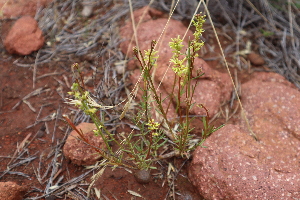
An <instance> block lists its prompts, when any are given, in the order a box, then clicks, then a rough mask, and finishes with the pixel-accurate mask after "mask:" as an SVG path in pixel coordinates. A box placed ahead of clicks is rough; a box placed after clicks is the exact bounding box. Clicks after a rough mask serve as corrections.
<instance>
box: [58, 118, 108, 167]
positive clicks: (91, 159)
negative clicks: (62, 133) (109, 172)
mask: <svg viewBox="0 0 300 200" xmlns="http://www.w3.org/2000/svg"><path fill="white" fill-rule="evenodd" d="M76 128H77V129H78V130H81V131H82V132H83V134H84V135H85V137H86V138H87V139H88V140H89V142H90V144H91V145H93V146H95V147H98V148H100V149H104V150H106V146H105V144H104V141H103V139H102V138H101V136H95V134H94V132H93V130H96V126H95V124H92V123H81V124H79V125H78V126H76ZM78 137H79V135H78V133H77V132H76V131H74V130H73V131H72V132H71V133H70V135H69V136H68V138H67V141H66V143H65V145H64V148H63V153H64V156H65V157H66V158H67V159H69V160H71V162H72V163H73V164H76V165H93V164H95V163H96V162H97V161H98V160H99V159H100V158H101V155H100V154H99V153H98V152H97V151H95V150H94V149H93V148H91V147H90V146H89V145H87V144H85V143H84V142H83V141H81V140H79V139H77V138H78Z"/></svg>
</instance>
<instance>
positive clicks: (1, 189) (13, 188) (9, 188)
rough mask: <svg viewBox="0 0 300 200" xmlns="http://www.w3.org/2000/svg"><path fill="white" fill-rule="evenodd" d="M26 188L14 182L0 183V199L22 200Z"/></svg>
mask: <svg viewBox="0 0 300 200" xmlns="http://www.w3.org/2000/svg"><path fill="white" fill-rule="evenodd" d="M27 191H28V187H25V186H20V185H18V184H16V183H14V182H11V181H8V182H0V199H3V200H4V199H5V200H22V199H23V196H24V195H25V193H26V192H27Z"/></svg>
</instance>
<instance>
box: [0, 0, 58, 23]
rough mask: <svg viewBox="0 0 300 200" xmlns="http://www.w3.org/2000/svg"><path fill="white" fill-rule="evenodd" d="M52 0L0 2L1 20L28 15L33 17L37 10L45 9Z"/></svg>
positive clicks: (4, 0)
mask: <svg viewBox="0 0 300 200" xmlns="http://www.w3.org/2000/svg"><path fill="white" fill-rule="evenodd" d="M52 1H53V0H0V8H1V14H2V15H0V19H2V18H14V17H20V16H25V15H29V16H31V17H34V16H35V13H36V11H37V9H38V8H41V7H45V6H46V5H47V4H48V3H50V2H52Z"/></svg>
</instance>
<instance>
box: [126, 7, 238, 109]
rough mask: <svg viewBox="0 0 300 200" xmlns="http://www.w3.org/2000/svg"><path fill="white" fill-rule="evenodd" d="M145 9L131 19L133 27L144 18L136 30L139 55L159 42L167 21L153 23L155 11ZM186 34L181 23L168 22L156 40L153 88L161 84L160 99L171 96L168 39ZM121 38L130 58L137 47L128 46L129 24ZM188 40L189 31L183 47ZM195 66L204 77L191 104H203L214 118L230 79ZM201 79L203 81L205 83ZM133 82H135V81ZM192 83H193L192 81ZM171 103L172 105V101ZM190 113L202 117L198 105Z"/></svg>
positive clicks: (227, 95)
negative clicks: (133, 20)
mask: <svg viewBox="0 0 300 200" xmlns="http://www.w3.org/2000/svg"><path fill="white" fill-rule="evenodd" d="M148 9H149V8H148V7H146V8H142V9H140V10H137V11H135V12H134V19H135V23H136V24H137V23H138V21H139V20H141V19H142V15H143V14H144V13H145V15H144V18H143V19H142V20H141V22H142V23H140V24H139V26H138V28H137V40H138V47H139V49H140V50H141V51H142V52H144V50H148V49H149V48H150V44H151V41H152V40H158V38H160V35H161V34H162V31H163V30H164V28H165V25H166V24H167V21H168V20H167V19H165V18H159V19H156V20H153V18H152V15H153V13H156V12H154V11H153V10H151V11H149V10H148ZM157 16H160V15H157ZM185 32H186V27H185V26H184V25H183V24H182V23H181V22H179V21H176V20H173V19H171V20H170V21H169V22H168V26H167V28H166V29H165V32H164V34H163V35H162V37H161V38H160V40H159V41H158V44H157V48H156V49H157V50H158V52H159V53H158V55H159V58H158V60H157V68H156V71H155V79H154V80H155V82H156V85H159V83H160V82H162V84H161V86H160V87H161V88H160V90H161V91H160V92H161V93H162V96H168V95H170V92H171V91H172V88H173V84H174V78H175V76H174V72H173V70H172V68H171V67H169V64H170V62H169V60H170V58H171V57H172V55H173V53H172V50H171V49H170V47H169V42H170V41H171V38H177V36H178V35H180V36H183V35H185ZM120 35H121V37H122V38H123V39H124V40H125V41H124V42H123V43H121V45H120V47H121V49H122V51H123V53H125V54H127V51H128V56H129V57H132V56H133V53H132V48H133V47H134V46H136V43H135V41H134V40H133V42H132V43H130V41H131V39H132V36H133V30H132V23H131V22H128V23H126V25H125V26H124V27H123V28H121V31H120ZM188 38H193V34H192V32H191V31H188V32H187V35H186V37H185V40H184V43H183V44H184V45H185V47H187V41H188ZM133 39H134V37H133ZM194 63H195V68H196V69H195V70H197V69H200V68H201V69H202V70H203V72H204V73H205V76H203V77H201V78H200V79H199V80H198V81H199V85H198V86H197V88H196V91H195V97H194V98H193V101H194V102H196V103H197V104H204V106H206V107H207V108H208V109H209V112H210V114H211V115H214V114H216V113H217V111H218V109H219V107H220V105H221V103H222V101H224V100H228V99H229V98H230V94H231V91H232V86H231V83H230V79H229V76H228V75H227V74H222V73H219V72H218V71H216V70H214V69H212V68H211V67H210V66H208V64H207V63H206V62H205V61H204V60H202V59H200V58H196V59H195V62H194ZM133 64H134V65H135V66H138V65H139V63H138V62H137V61H136V62H135V63H131V66H130V68H131V69H132V68H133V66H132V65H133ZM194 72H195V71H194ZM203 78H205V80H204V79H203ZM132 79H135V80H136V79H137V78H132ZM193 84H195V83H194V82H193ZM177 92H178V89H177V88H175V90H174V92H173V93H175V94H176V93H177ZM173 102H175V100H174V99H173ZM191 113H197V114H205V112H204V110H203V109H200V108H198V107H197V106H194V107H193V110H191Z"/></svg>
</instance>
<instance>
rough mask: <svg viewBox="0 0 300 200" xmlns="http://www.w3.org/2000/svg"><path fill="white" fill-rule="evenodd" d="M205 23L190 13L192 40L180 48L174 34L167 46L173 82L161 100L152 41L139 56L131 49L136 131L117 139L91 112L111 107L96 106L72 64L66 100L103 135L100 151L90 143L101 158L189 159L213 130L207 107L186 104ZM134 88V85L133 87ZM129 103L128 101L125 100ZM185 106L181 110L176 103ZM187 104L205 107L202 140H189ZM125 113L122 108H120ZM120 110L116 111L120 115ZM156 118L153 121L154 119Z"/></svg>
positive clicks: (139, 161)
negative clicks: (173, 116) (172, 115)
mask: <svg viewBox="0 0 300 200" xmlns="http://www.w3.org/2000/svg"><path fill="white" fill-rule="evenodd" d="M204 21H205V15H196V16H195V19H194V21H193V25H194V26H195V28H196V31H195V33H194V39H193V40H190V41H189V42H188V46H187V47H186V50H184V49H183V48H184V45H183V44H182V43H183V39H181V38H180V36H178V37H177V38H173V39H172V41H171V42H170V48H171V49H172V50H173V51H172V52H173V56H172V58H171V59H170V63H171V64H172V69H173V72H174V75H175V79H174V84H173V88H172V91H171V93H170V95H169V96H168V97H167V98H164V99H163V98H162V96H161V94H160V93H159V92H158V90H157V88H156V86H155V83H154V81H153V78H152V75H151V74H152V71H153V69H154V67H156V60H157V58H158V55H157V51H156V50H155V47H156V41H152V43H151V48H150V49H149V50H147V51H145V52H144V54H143V53H142V52H141V51H140V50H139V49H137V48H134V50H133V51H134V55H135V57H136V58H137V60H138V61H139V63H140V67H141V71H142V73H141V81H140V82H138V85H139V89H140V90H141V91H142V96H141V99H140V104H139V110H138V113H137V115H136V117H134V118H133V119H132V120H133V122H134V123H135V125H136V126H137V127H139V129H140V131H139V132H138V133H136V132H135V131H131V132H130V133H128V134H127V135H123V138H122V139H117V138H116V137H115V136H114V135H113V134H111V133H110V132H109V131H108V130H107V128H106V127H105V126H104V122H103V121H101V120H100V118H99V117H98V116H97V112H98V111H99V110H101V109H111V108H113V106H102V105H99V104H98V103H96V101H95V100H93V98H91V96H90V95H89V93H88V92H87V91H86V90H85V87H84V84H83V81H82V79H83V78H82V75H81V72H80V70H79V67H78V64H74V65H73V69H74V72H75V74H76V77H75V83H74V84H73V86H72V91H71V92H70V93H69V94H70V95H73V96H74V98H75V99H74V100H71V101H70V102H69V103H71V104H74V105H75V106H77V107H79V108H80V109H81V110H83V111H84V112H85V114H87V115H89V116H90V117H91V119H92V121H93V122H94V123H95V125H96V126H97V130H96V131H95V134H96V135H99V136H101V137H102V138H103V140H104V142H105V145H106V147H107V150H101V149H98V148H96V147H93V148H94V149H95V150H96V151H97V152H99V153H100V154H101V155H102V156H103V157H104V158H105V159H106V160H107V164H111V165H113V166H125V167H130V168H137V169H146V170H147V169H149V168H154V166H153V161H155V160H158V159H163V158H166V157H170V156H182V157H187V158H189V155H190V152H191V151H192V150H194V149H195V148H196V147H197V146H199V145H202V143H203V142H204V140H205V139H206V138H207V137H208V136H209V135H210V134H211V133H213V132H214V131H216V130H218V129H219V128H221V127H222V126H221V127H218V128H215V127H214V126H211V125H210V124H209V115H208V110H207V109H206V108H205V107H204V106H203V105H202V104H199V105H194V104H193V103H192V100H193V96H194V92H195V89H196V87H197V83H198V80H199V79H198V78H199V77H200V76H202V75H203V72H202V71H201V70H196V71H195V70H194V60H195V58H196V57H198V54H197V51H199V50H200V48H201V47H202V46H203V45H204V42H203V41H202V40H201V39H200V37H201V35H202V33H203V32H204V30H203V28H202V26H203V23H204ZM134 90H135V89H134ZM174 94H175V95H174ZM164 101H165V102H167V105H168V106H167V107H164V106H163V102H164ZM173 101H175V102H176V111H177V113H178V115H179V120H178V122H177V124H178V127H179V128H178V129H177V130H175V129H174V123H173V122H172V121H170V120H169V119H168V117H167V114H168V110H169V107H170V105H171V104H172V102H173ZM129 102H130V101H129ZM183 105H185V109H183V108H182V106H183ZM193 106H200V107H201V108H203V109H204V110H205V111H206V116H204V117H203V120H202V121H203V125H204V129H203V131H202V138H201V140H198V141H197V142H195V143H192V139H194V136H193V135H192V134H191V131H192V130H193V128H192V127H191V122H192V120H193V118H191V117H190V116H189V112H190V111H191V109H192V107H193ZM154 109H155V110H156V111H157V113H159V115H160V117H161V118H162V120H160V121H159V122H156V121H155V119H154V118H155V117H154V116H153V112H152V111H153V110H154ZM124 110H125V111H124V112H126V108H125V109H124ZM123 115H124V114H122V115H121V118H122V116H123ZM156 120H158V119H156ZM67 121H68V123H69V124H70V125H71V126H72V127H73V129H75V130H76V131H77V132H78V134H79V135H80V137H81V139H82V140H83V141H85V142H86V143H88V141H87V140H86V139H85V138H84V135H83V134H82V133H81V130H77V129H76V127H75V125H74V124H73V123H72V122H71V121H70V120H69V119H67ZM169 139H170V140H172V144H173V149H171V150H172V152H171V153H169V154H166V155H163V156H158V150H159V149H160V148H161V147H162V146H164V145H165V144H166V143H167V142H168V140H169ZM110 142H113V143H114V144H116V145H117V146H118V150H117V151H113V150H112V148H111V146H110Z"/></svg>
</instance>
